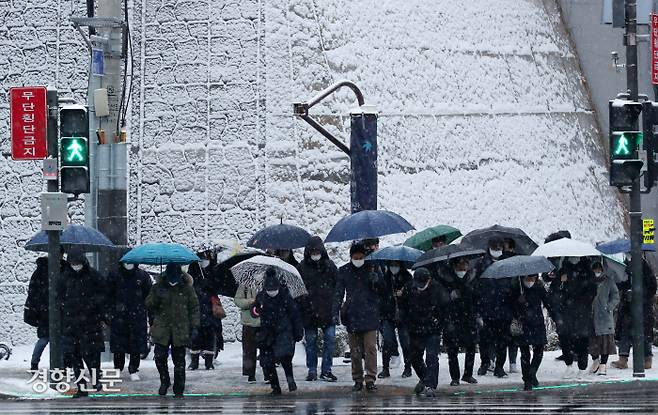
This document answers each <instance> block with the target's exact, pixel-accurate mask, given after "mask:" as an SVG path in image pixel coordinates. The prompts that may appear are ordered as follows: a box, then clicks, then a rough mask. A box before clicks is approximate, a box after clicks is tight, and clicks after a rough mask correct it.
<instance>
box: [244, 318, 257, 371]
mask: <svg viewBox="0 0 658 415" xmlns="http://www.w3.org/2000/svg"><path fill="white" fill-rule="evenodd" d="M256 333H258V328H256V327H249V326H242V375H243V376H256Z"/></svg>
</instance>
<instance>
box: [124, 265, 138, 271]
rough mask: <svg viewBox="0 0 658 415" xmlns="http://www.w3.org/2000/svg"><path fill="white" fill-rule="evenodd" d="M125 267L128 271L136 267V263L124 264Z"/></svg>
mask: <svg viewBox="0 0 658 415" xmlns="http://www.w3.org/2000/svg"><path fill="white" fill-rule="evenodd" d="M123 267H124V268H125V269H127V270H128V271H130V270H133V269H135V264H123Z"/></svg>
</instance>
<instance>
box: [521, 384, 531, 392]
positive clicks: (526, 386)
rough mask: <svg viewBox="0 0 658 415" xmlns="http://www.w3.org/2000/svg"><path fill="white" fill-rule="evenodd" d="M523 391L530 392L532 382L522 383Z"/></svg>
mask: <svg viewBox="0 0 658 415" xmlns="http://www.w3.org/2000/svg"><path fill="white" fill-rule="evenodd" d="M523 390H524V391H528V392H531V391H532V382H524V383H523Z"/></svg>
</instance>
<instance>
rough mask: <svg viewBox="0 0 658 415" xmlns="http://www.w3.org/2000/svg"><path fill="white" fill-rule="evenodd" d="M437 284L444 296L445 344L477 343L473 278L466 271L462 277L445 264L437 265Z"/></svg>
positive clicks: (468, 344) (463, 344)
mask: <svg viewBox="0 0 658 415" xmlns="http://www.w3.org/2000/svg"><path fill="white" fill-rule="evenodd" d="M437 274H438V275H437V278H436V281H437V283H438V284H437V285H438V286H439V287H440V292H441V298H444V299H446V300H445V301H446V304H445V322H444V328H443V337H444V343H445V344H446V346H447V347H460V346H463V347H466V346H473V345H475V343H477V323H476V320H477V308H476V305H477V283H478V281H477V278H476V275H475V273H474V272H472V271H470V272H468V273H467V274H466V275H465V276H464V278H459V277H457V274H455V271H453V269H452V268H450V267H448V266H447V265H445V264H442V265H440V266H439V267H438V269H437Z"/></svg>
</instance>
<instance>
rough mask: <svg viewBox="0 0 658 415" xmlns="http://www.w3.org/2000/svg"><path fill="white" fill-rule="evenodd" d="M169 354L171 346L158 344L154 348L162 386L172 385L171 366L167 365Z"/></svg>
mask: <svg viewBox="0 0 658 415" xmlns="http://www.w3.org/2000/svg"><path fill="white" fill-rule="evenodd" d="M168 353H169V346H164V345H161V344H156V345H155V346H154V347H153V356H154V360H155V367H156V368H157V369H158V374H159V375H160V384H161V385H165V386H169V385H171V379H170V378H169V365H167V355H168Z"/></svg>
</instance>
